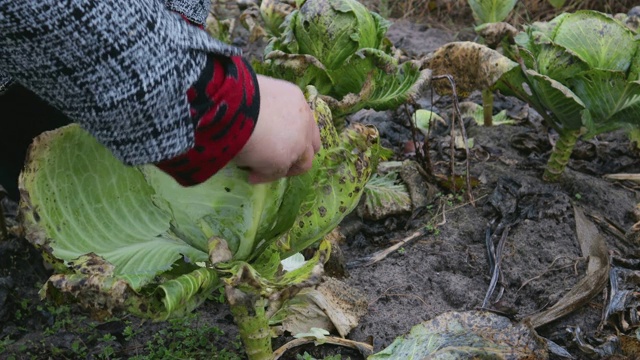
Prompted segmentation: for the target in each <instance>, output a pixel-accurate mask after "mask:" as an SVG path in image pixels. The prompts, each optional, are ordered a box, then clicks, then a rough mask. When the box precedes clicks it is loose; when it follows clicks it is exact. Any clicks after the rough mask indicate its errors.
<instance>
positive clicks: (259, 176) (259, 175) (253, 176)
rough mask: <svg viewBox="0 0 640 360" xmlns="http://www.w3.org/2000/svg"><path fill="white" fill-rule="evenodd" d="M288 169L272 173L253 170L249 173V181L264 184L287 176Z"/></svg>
mask: <svg viewBox="0 0 640 360" xmlns="http://www.w3.org/2000/svg"><path fill="white" fill-rule="evenodd" d="M286 174H287V173H286V170H284V171H276V172H271V173H268V174H267V173H263V172H259V171H251V172H250V173H249V183H250V184H254V185H255V184H264V183H269V182H272V181H276V180H278V179H280V178H283V177H285V176H286Z"/></svg>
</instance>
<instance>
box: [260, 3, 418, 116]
mask: <svg viewBox="0 0 640 360" xmlns="http://www.w3.org/2000/svg"><path fill="white" fill-rule="evenodd" d="M298 4H299V8H298V9H297V10H295V11H293V12H292V13H291V14H290V15H288V16H287V18H286V19H285V21H284V23H283V25H282V27H281V30H282V33H281V35H280V36H277V37H273V38H272V39H271V40H270V42H269V44H268V45H267V47H266V49H265V52H264V54H265V59H264V62H262V63H256V64H255V67H256V69H257V71H258V72H260V73H263V74H265V75H270V76H273V77H277V78H280V79H285V80H288V81H291V82H293V83H296V84H297V85H298V86H300V87H301V88H304V87H305V86H307V85H309V84H312V85H313V86H315V87H316V88H317V89H318V92H319V93H320V94H321V95H323V99H324V100H325V101H327V103H328V104H329V106H330V107H331V110H332V112H333V115H334V116H335V117H340V118H341V117H344V116H345V115H348V114H350V113H353V112H356V111H358V110H360V109H363V108H372V109H376V110H387V109H393V108H396V107H397V106H399V105H401V104H403V103H405V102H406V101H407V100H408V99H409V98H410V97H411V96H413V95H414V94H415V93H416V92H417V91H418V90H419V89H420V87H421V86H422V85H423V84H424V83H425V81H426V80H427V79H428V77H429V73H430V72H429V71H428V70H421V61H405V62H401V61H400V60H399V56H395V55H394V54H393V50H392V46H391V43H390V41H389V40H388V39H387V38H386V37H385V35H386V32H387V30H388V28H389V26H390V25H391V23H390V22H389V21H387V20H385V19H384V18H383V17H381V16H380V15H378V14H377V13H375V12H371V11H369V10H368V9H367V8H366V7H365V6H364V5H362V4H361V3H359V2H358V1H356V0H301V1H298Z"/></svg>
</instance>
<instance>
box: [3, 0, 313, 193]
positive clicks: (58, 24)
mask: <svg viewBox="0 0 640 360" xmlns="http://www.w3.org/2000/svg"><path fill="white" fill-rule="evenodd" d="M176 3H178V1H176ZM181 3H183V2H181ZM174 10H176V9H175V8H174ZM0 15H1V16H0V34H2V35H3V36H2V37H0V69H5V70H7V71H8V72H9V73H10V75H12V76H13V77H14V78H15V79H16V80H17V81H19V82H21V83H22V84H23V85H24V86H26V87H28V88H30V89H32V90H33V91H34V92H36V93H37V94H39V95H40V96H41V97H42V98H43V99H45V100H47V101H48V102H50V103H52V104H53V105H54V106H56V107H57V108H59V109H61V110H62V111H63V112H65V113H66V114H67V115H68V116H69V117H70V118H72V119H74V120H75V121H77V122H79V123H80V124H81V125H82V126H83V127H84V128H85V129H87V130H88V131H89V132H91V133H92V134H93V135H94V136H95V137H96V138H97V139H98V140H99V141H101V142H102V143H103V144H104V145H106V146H107V147H108V148H109V149H111V151H112V152H113V153H114V154H115V155H116V157H118V158H119V159H121V160H122V161H123V162H124V163H127V164H134V165H135V164H144V163H157V165H158V166H159V167H160V168H161V169H163V170H164V171H166V172H168V173H169V174H170V175H172V176H173V177H174V178H176V180H178V181H179V182H180V183H181V184H183V185H192V184H196V183H199V182H201V181H204V180H206V178H208V177H209V176H211V175H212V174H213V173H215V172H216V171H217V170H218V169H220V168H221V167H222V166H224V165H225V164H226V163H227V162H228V161H229V160H230V159H231V158H232V157H234V156H235V155H236V154H238V153H239V152H240V149H242V148H243V145H245V143H247V141H248V140H249V136H250V135H251V133H252V130H253V128H254V126H255V124H256V118H257V116H258V111H260V112H261V113H263V114H264V115H261V116H260V118H261V121H260V122H263V123H264V126H262V127H261V128H262V129H263V130H261V131H259V134H255V135H254V136H252V137H251V139H252V140H251V141H249V144H248V146H247V147H246V148H245V150H244V151H242V153H240V154H239V155H238V156H237V159H236V160H237V161H238V163H239V164H240V165H244V166H246V167H249V168H251V169H252V170H253V174H252V176H251V179H252V181H254V182H261V181H269V180H273V179H275V178H277V177H279V176H283V175H287V174H288V175H294V174H296V173H299V172H301V171H304V170H306V169H308V168H309V167H310V158H312V157H313V152H315V151H317V149H318V148H319V137H318V136H317V127H316V126H315V123H313V118H312V116H311V113H310V111H309V109H308V106H306V103H305V102H304V98H303V97H302V96H301V92H300V91H299V89H297V88H295V87H294V86H293V85H291V84H287V86H282V85H281V84H279V83H277V82H274V81H273V79H269V80H268V81H267V80H266V78H263V81H262V82H263V83H265V84H266V85H265V87H267V88H273V90H276V91H279V93H278V94H277V95H276V99H277V98H280V100H282V99H291V100H292V101H290V102H289V103H286V101H280V102H277V101H276V102H273V101H270V102H269V103H267V104H265V103H264V102H262V106H260V101H259V100H260V96H259V92H258V84H257V80H256V77H255V75H254V74H253V71H252V70H251V67H250V66H249V65H248V64H247V63H246V62H244V61H243V60H242V59H241V58H239V57H237V56H233V55H234V54H236V53H235V51H236V50H235V49H234V48H231V47H229V46H226V45H224V44H221V43H219V42H217V41H216V40H214V39H212V38H210V37H209V36H208V34H206V33H205V32H204V31H203V30H201V29H198V28H197V27H195V26H192V25H191V24H188V23H187V22H186V21H184V20H183V19H181V18H180V16H178V15H176V14H174V13H172V12H171V11H168V10H166V9H165V8H164V7H162V6H161V5H160V6H159V5H158V3H157V2H155V1H152V0H151V1H149V0H147V1H145V0H137V1H128V2H119V1H114V0H105V1H101V2H92V1H81V0H74V1H71V2H70V4H69V3H67V4H59V3H58V2H57V1H53V0H44V1H37V2H36V1H26V2H19V3H14V2H11V1H8V0H0ZM188 19H189V20H191V21H193V18H188ZM200 20H202V19H200ZM283 90H284V91H283ZM276 103H277V104H276ZM301 103H302V104H303V106H302V108H303V109H304V108H306V109H304V110H305V111H303V112H300V111H299V105H301ZM287 105H290V109H291V111H288V110H287ZM274 106H277V107H278V109H274ZM283 106H284V109H283V108H282V107H283ZM274 110H276V111H274ZM276 114H277V116H274V115H276ZM281 115H284V116H285V118H283V117H282V116H281ZM300 119H302V120H303V121H300ZM292 121H294V122H293V123H291V124H288V122H292ZM312 123H313V124H312ZM301 124H302V125H303V127H304V128H303V127H301V126H300V125H301ZM274 126H275V127H276V128H275V130H276V131H279V132H280V133H282V134H286V136H284V137H282V136H280V137H278V136H275V137H274V136H272V135H273V133H272V131H273V130H274V129H273V127H274ZM309 129H311V130H309ZM276 138H278V139H279V140H278V141H277V142H276V141H275V140H274V139H276ZM251 144H253V145H251ZM256 144H261V145H260V147H259V148H258V146H256ZM249 145H251V146H249ZM252 149H253V150H252ZM283 149H284V151H283ZM309 149H311V151H312V152H311V156H309V154H308V153H309ZM265 153H267V154H272V155H273V156H271V157H270V158H269V159H266V160H267V161H265V158H264V154H265ZM290 169H291V170H290ZM275 174H278V175H277V176H275Z"/></svg>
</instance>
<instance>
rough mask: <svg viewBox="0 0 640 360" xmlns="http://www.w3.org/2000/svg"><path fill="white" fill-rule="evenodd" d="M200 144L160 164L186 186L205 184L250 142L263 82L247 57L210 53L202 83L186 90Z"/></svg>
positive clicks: (160, 166) (162, 168)
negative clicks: (259, 85) (260, 81)
mask: <svg viewBox="0 0 640 360" xmlns="http://www.w3.org/2000/svg"><path fill="white" fill-rule="evenodd" d="M187 98H188V100H189V104H190V106H191V117H192V119H193V121H194V125H195V145H194V146H193V148H191V149H189V150H188V151H187V152H186V153H184V154H182V155H179V156H177V157H175V158H173V159H169V160H165V161H162V162H160V163H158V164H156V165H157V166H158V167H159V168H160V169H161V170H163V171H164V172H166V173H168V174H169V175H171V176H172V177H173V178H175V179H176V181H177V182H178V183H180V184H181V185H183V186H191V185H196V184H199V183H202V182H204V181H205V180H207V179H208V178H210V177H211V176H212V175H213V174H215V173H216V172H218V170H220V169H221V168H223V167H224V166H225V165H226V164H227V163H228V162H229V161H230V160H231V159H232V158H233V157H234V156H235V155H237V154H238V152H240V150H241V149H242V147H243V146H244V145H245V144H246V143H247V141H248V140H249V137H250V136H251V133H252V132H253V129H254V128H255V125H256V122H257V119H258V113H259V111H260V92H259V89H258V80H257V78H256V75H255V73H254V72H253V69H252V68H251V66H250V65H249V63H248V62H247V61H246V60H244V59H243V58H242V57H239V56H234V57H218V56H215V55H209V57H208V59H207V64H206V66H205V69H204V70H203V72H202V74H201V75H200V78H199V79H198V81H197V82H196V83H195V84H194V85H193V86H192V87H191V88H189V90H188V91H187Z"/></svg>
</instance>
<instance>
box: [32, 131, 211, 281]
mask: <svg viewBox="0 0 640 360" xmlns="http://www.w3.org/2000/svg"><path fill="white" fill-rule="evenodd" d="M20 187H21V189H22V194H23V198H22V201H21V210H22V214H23V217H24V226H25V229H26V232H27V238H28V239H29V240H30V241H31V242H33V243H34V244H36V245H38V246H41V247H42V248H43V249H44V250H45V251H47V253H48V254H49V255H50V256H51V257H52V258H55V259H60V260H63V261H65V262H68V261H72V260H74V259H76V258H78V257H80V256H82V255H85V254H88V253H96V254H98V255H99V256H101V257H103V258H104V259H105V260H106V261H107V262H108V263H110V264H113V265H114V266H115V269H114V270H113V275H114V276H115V277H116V278H121V279H124V280H126V281H127V282H128V283H129V284H130V285H131V287H132V288H133V289H134V290H136V291H138V290H140V289H141V287H142V286H144V285H146V284H148V283H149V282H151V281H152V280H153V278H154V277H155V276H157V275H158V274H160V273H163V272H166V271H168V270H169V269H171V267H172V266H173V264H174V263H175V262H176V261H177V260H179V259H182V257H183V256H186V257H188V258H189V259H190V260H191V261H205V260H206V259H207V253H206V252H204V251H202V250H200V249H197V248H194V247H193V246H191V245H190V244H188V243H187V242H185V241H184V240H182V239H180V238H179V237H178V236H177V235H176V234H174V233H173V232H172V231H171V230H170V227H169V219H170V214H168V213H167V212H165V211H163V210H162V209H160V208H158V207H157V206H155V204H154V203H153V201H152V196H153V189H152V188H151V187H150V186H149V185H148V184H147V183H146V182H145V179H144V177H143V176H142V174H141V173H140V171H139V170H138V169H136V168H133V167H127V166H124V165H122V163H121V162H120V161H118V160H117V159H116V158H115V157H114V156H113V155H112V154H111V153H110V152H109V150H107V149H106V148H105V147H104V146H102V145H101V144H99V143H98V142H97V141H96V140H95V139H94V138H93V137H91V136H90V135H89V134H87V133H86V132H85V131H84V130H83V129H81V128H80V126H78V125H69V126H66V127H64V128H60V129H58V130H55V131H52V132H47V133H45V134H43V135H41V136H39V137H38V138H36V140H35V141H34V144H33V145H32V146H31V150H30V152H29V158H28V160H27V166H26V168H25V170H24V171H23V173H22V174H21V176H20Z"/></svg>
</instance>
